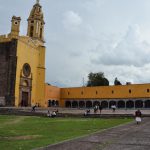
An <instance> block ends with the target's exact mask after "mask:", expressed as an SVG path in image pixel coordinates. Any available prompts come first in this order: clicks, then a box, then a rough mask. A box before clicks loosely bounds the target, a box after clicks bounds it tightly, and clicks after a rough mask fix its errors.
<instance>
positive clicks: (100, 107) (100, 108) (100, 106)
mask: <svg viewBox="0 0 150 150" xmlns="http://www.w3.org/2000/svg"><path fill="white" fill-rule="evenodd" d="M102 109H103V107H102V105H99V112H100V114H101V113H102Z"/></svg>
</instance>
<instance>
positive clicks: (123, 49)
mask: <svg viewBox="0 0 150 150" xmlns="http://www.w3.org/2000/svg"><path fill="white" fill-rule="evenodd" d="M149 53H150V44H149V43H148V42H146V41H142V40H141V36H140V30H139V26H138V25H134V26H129V28H128V30H127V33H126V35H125V36H124V37H123V38H121V39H120V40H119V42H117V43H114V44H113V43H110V42H109V41H106V42H103V43H102V42H101V41H100V44H99V45H98V47H97V48H96V49H95V50H94V54H93V57H92V58H91V62H92V63H95V64H104V65H127V66H131V65H133V66H137V67H138V66H143V65H145V64H147V63H150V59H149V58H148V57H147V56H148V54H149Z"/></svg>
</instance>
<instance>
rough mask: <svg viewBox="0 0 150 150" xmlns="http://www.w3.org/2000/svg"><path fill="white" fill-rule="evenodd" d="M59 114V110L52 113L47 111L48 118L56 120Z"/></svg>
mask: <svg viewBox="0 0 150 150" xmlns="http://www.w3.org/2000/svg"><path fill="white" fill-rule="evenodd" d="M57 113H58V109H56V110H53V111H52V112H50V111H49V110H48V111H47V117H50V118H55V117H56V116H57Z"/></svg>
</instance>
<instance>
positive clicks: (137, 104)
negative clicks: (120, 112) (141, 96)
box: [135, 100, 143, 108]
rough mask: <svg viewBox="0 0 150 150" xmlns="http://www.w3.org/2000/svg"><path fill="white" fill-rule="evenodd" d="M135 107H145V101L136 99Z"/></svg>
mask: <svg viewBox="0 0 150 150" xmlns="http://www.w3.org/2000/svg"><path fill="white" fill-rule="evenodd" d="M135 108H143V101H142V100H136V101H135Z"/></svg>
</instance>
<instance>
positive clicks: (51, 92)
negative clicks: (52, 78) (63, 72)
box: [45, 84, 60, 106]
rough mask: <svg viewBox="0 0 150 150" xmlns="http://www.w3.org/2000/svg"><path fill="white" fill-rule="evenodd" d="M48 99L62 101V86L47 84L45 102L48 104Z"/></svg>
mask: <svg viewBox="0 0 150 150" xmlns="http://www.w3.org/2000/svg"><path fill="white" fill-rule="evenodd" d="M48 100H57V101H60V88H59V87H56V86H51V85H48V84H45V104H46V106H47V102H48Z"/></svg>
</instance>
